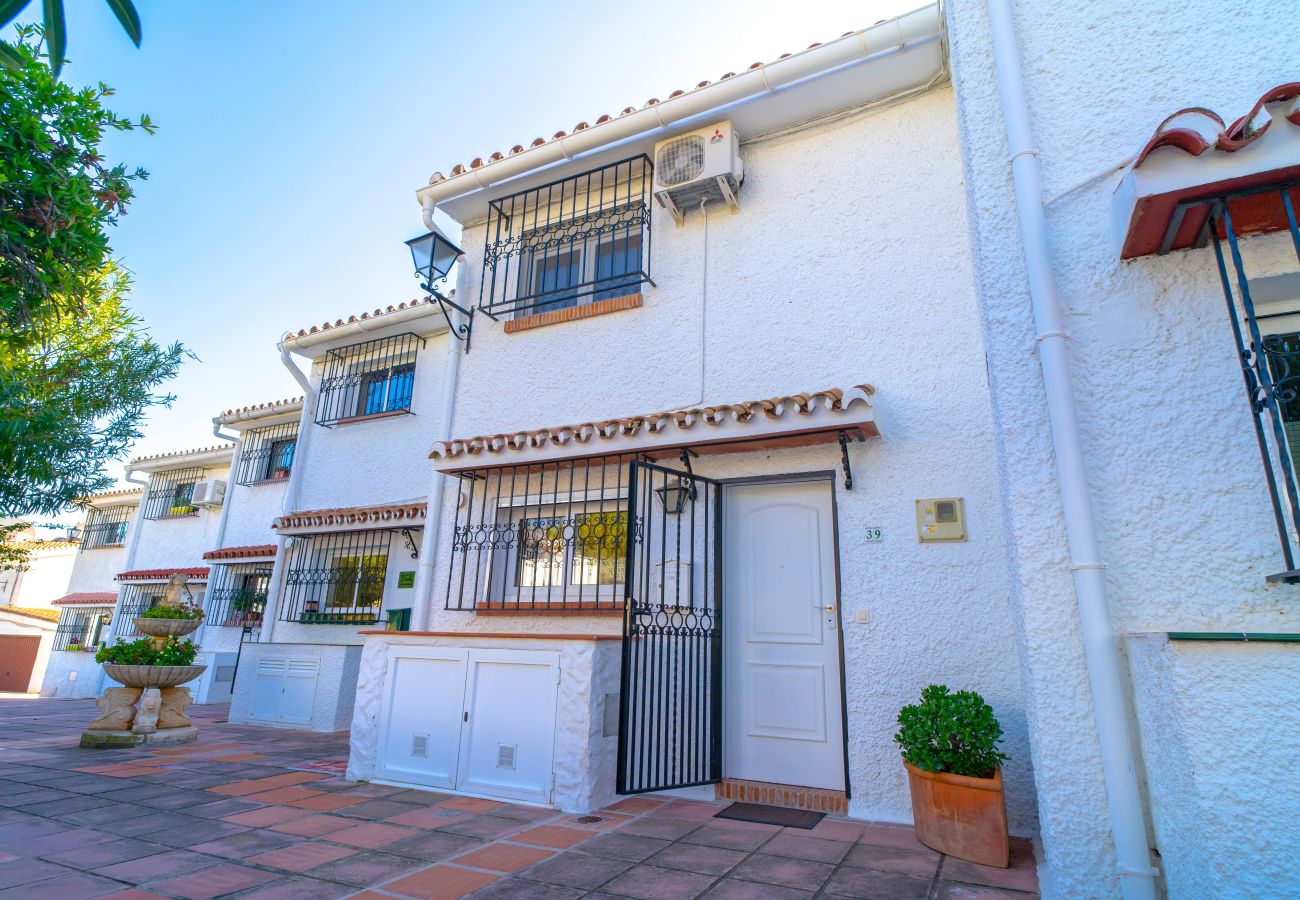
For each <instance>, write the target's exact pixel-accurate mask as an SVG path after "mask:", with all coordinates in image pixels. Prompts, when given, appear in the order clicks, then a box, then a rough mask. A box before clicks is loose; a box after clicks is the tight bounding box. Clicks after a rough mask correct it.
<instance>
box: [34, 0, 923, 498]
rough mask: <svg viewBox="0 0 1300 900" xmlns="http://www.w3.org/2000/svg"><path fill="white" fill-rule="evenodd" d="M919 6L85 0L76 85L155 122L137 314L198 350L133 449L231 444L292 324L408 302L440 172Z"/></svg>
mask: <svg viewBox="0 0 1300 900" xmlns="http://www.w3.org/2000/svg"><path fill="white" fill-rule="evenodd" d="M922 3H923V0H876V2H844V0H803V2H801V3H798V4H782V5H781V6H780V7H779V8H778V7H777V6H776V5H775V4H770V5H769V4H764V3H754V2H752V0H750V2H742V0H725V2H711V3H701V2H698V0H695V2H686V0H658V2H656V3H654V4H635V5H634V4H624V3H600V2H585V0H584V2H570V3H565V4H555V3H549V4H543V3H535V2H528V3H525V2H514V0H508V2H498V3H491V4H481V3H473V2H467V3H451V2H431V0H378V2H372V3H368V4H358V3H350V2H346V3H345V2H341V0H334V2H319V0H318V2H308V0H274V2H268V0H260V2H257V0H243V2H240V0H225V2H218V0H206V2H199V0H183V2H176V0H136V6H137V8H138V9H139V11H140V15H141V19H142V20H143V25H144V43H143V46H142V48H141V49H138V50H137V49H136V48H134V47H133V46H132V45H131V44H130V42H129V41H128V39H127V38H126V36H125V35H124V34H123V33H122V32H121V30H120V27H119V26H118V24H117V22H116V20H115V19H114V18H113V17H112V14H111V12H110V11H109V8H108V5H107V4H106V3H104V2H103V0H71V2H69V3H67V4H66V6H67V13H68V26H69V27H68V30H69V36H70V37H69V45H68V57H69V60H70V62H69V64H68V65H67V66H66V67H65V68H64V70H63V71H64V74H63V77H64V79H66V80H67V81H68V82H69V83H71V84H74V85H80V84H91V83H94V82H96V81H99V80H103V81H106V82H108V83H109V84H110V85H112V86H113V87H115V88H116V89H117V91H118V94H117V96H116V97H113V98H111V103H110V105H111V107H112V108H113V109H114V111H116V112H117V113H119V114H121V115H137V114H139V113H145V112H147V113H149V114H150V115H151V116H152V117H153V119H154V120H155V122H156V123H157V124H158V125H159V128H160V130H159V133H158V134H157V135H155V136H152V137H150V136H147V135H145V134H143V133H133V134H126V135H112V136H110V137H109V139H108V141H107V143H106V147H107V151H108V154H109V156H110V158H112V159H114V160H120V161H125V162H128V163H130V164H132V165H141V166H144V167H145V168H146V169H148V170H149V172H150V179H149V181H147V182H145V183H144V184H142V185H141V186H140V189H139V196H138V197H137V199H136V200H135V202H134V203H133V205H132V206H131V210H130V213H129V215H127V216H126V217H125V218H124V219H123V220H122V223H121V225H120V226H119V227H118V228H117V229H116V230H115V233H114V234H113V236H112V241H113V246H114V249H115V251H116V252H117V254H118V256H119V257H120V258H121V259H122V261H123V263H124V264H125V265H126V266H127V267H128V268H129V269H130V270H131V271H132V272H133V273H134V276H135V291H134V295H133V298H132V306H133V308H134V309H135V310H136V312H137V313H139V314H140V315H141V316H143V317H144V319H145V320H146V323H147V325H148V327H149V328H150V329H151V331H152V333H153V334H154V335H155V337H157V338H158V339H159V340H160V341H171V340H180V341H182V342H183V343H184V344H186V345H187V346H188V347H189V348H190V349H192V350H193V351H194V352H195V353H196V354H197V355H198V357H199V360H198V361H191V362H189V363H187V364H186V366H185V368H184V370H183V371H182V373H181V375H180V376H179V377H178V378H177V379H175V380H174V381H173V382H171V383H170V385H169V390H170V391H171V392H172V393H174V394H175V395H176V398H177V399H176V402H175V404H174V405H173V406H172V407H171V408H170V409H165V410H156V411H154V412H153V413H152V414H151V415H150V417H149V421H148V423H147V426H146V429H145V436H144V438H143V439H142V440H141V441H140V442H139V443H138V444H137V445H136V447H135V448H134V450H133V452H132V454H131V455H133V456H135V455H141V454H146V453H158V452H166V451H171V450H182V449H189V448H193V447H200V446H206V445H209V444H212V443H216V441H215V440H214V439H213V437H212V434H211V427H212V423H211V419H212V416H213V415H215V414H217V413H219V412H220V411H222V410H224V409H227V408H230V407H233V406H244V405H247V404H251V403H258V402H262V401H267V400H274V399H278V398H281V397H287V396H291V395H293V394H294V393H295V392H296V385H295V383H294V382H293V381H292V380H291V379H290V377H289V375H288V373H287V372H285V371H284V369H283V367H282V366H281V364H280V362H279V358H278V356H277V354H276V353H275V350H274V345H275V342H276V340H277V339H278V338H279V337H280V335H281V334H283V333H284V332H285V331H286V330H288V329H290V328H293V329H296V328H299V327H303V326H306V325H311V324H314V323H318V322H322V321H325V320H326V319H334V318H338V317H339V316H347V315H349V314H352V313H357V312H361V311H362V310H365V309H373V308H375V307H380V306H386V305H388V304H390V303H397V302H400V301H402V300H406V299H410V298H412V297H414V296H415V295H416V285H415V280H414V278H413V276H412V274H411V268H410V257H409V254H408V252H407V250H406V248H405V247H404V246H403V244H402V242H403V241H404V240H406V239H407V238H410V237H413V236H415V235H416V234H418V233H420V232H421V231H423V227H422V225H421V221H420V215H419V208H418V206H417V205H416V203H415V198H414V191H415V189H416V188H417V187H419V186H420V185H423V184H424V183H425V182H426V181H427V179H428V177H429V175H430V174H431V173H432V172H434V171H435V170H441V171H443V172H447V171H449V170H450V168H451V166H452V165H454V164H455V163H457V162H466V163H468V162H469V160H470V159H472V158H473V157H475V156H479V155H482V156H487V155H488V154H489V153H491V152H492V151H494V150H502V151H505V150H507V149H509V147H510V146H511V145H513V144H515V143H525V144H527V143H528V141H530V140H531V139H532V138H533V137H536V136H538V135H544V136H546V137H549V136H550V135H552V134H553V133H554V132H555V131H557V130H559V129H565V130H569V129H571V128H572V126H573V125H574V123H576V122H578V121H581V120H587V121H593V120H594V119H595V118H596V117H597V116H599V115H600V114H601V113H606V112H608V113H611V114H612V113H616V112H618V111H619V110H620V109H622V108H623V107H625V106H641V105H642V104H643V103H644V102H645V101H646V99H647V98H649V97H652V96H654V97H666V96H667V95H668V94H669V93H670V92H671V91H672V90H673V89H675V88H690V87H692V86H694V85H695V84H696V83H697V82H699V81H700V80H702V79H705V78H708V79H710V80H713V79H716V78H717V77H718V76H719V75H721V74H722V73H723V72H726V71H739V70H741V69H742V68H744V67H745V66H747V65H749V64H750V63H751V62H755V61H760V60H761V61H768V60H771V59H774V58H776V57H777V56H779V55H780V54H781V53H784V52H793V51H796V50H799V49H802V48H804V47H806V46H807V45H808V44H810V43H812V42H814V41H825V40H829V39H831V38H834V37H836V36H838V35H840V34H842V33H843V32H845V31H848V30H850V29H856V28H862V27H864V26H866V25H869V24H871V23H872V22H875V21H877V20H879V19H882V18H887V17H889V16H892V15H895V14H897V13H898V12H901V11H904V10H907V9H910V8H914V7H916V6H920V5H922ZM38 9H39V4H38V3H33V4H32V6H31V7H30V8H29V10H28V13H27V15H26V16H25V17H26V18H30V17H32V16H34V15H36V12H35V11H36V10H38ZM111 471H112V474H115V475H117V474H120V472H121V466H120V465H117V466H114V467H113V469H112V470H111Z"/></svg>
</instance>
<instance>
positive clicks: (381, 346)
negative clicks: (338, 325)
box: [316, 332, 424, 426]
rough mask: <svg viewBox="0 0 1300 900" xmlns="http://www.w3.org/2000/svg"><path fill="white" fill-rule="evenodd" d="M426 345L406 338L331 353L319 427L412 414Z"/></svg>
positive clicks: (322, 390) (324, 377) (319, 403)
mask: <svg viewBox="0 0 1300 900" xmlns="http://www.w3.org/2000/svg"><path fill="white" fill-rule="evenodd" d="M423 346H424V339H423V338H421V337H419V336H418V335H415V334H411V333H410V332H406V333H403V334H397V335H393V336H392V337H387V338H379V339H377V340H373V341H365V342H364V343H360V344H353V345H351V346H349V347H340V348H339V349H337V350H331V351H330V352H329V353H328V354H327V355H326V357H325V361H324V369H323V372H322V376H321V382H320V396H319V398H318V400H317V405H316V424H317V425H326V426H328V425H337V424H339V423H340V422H347V421H353V420H358V419H365V418H370V417H375V416H386V415H398V414H402V413H409V412H410V411H411V401H412V399H413V395H414V388H415V358H416V354H417V353H418V352H419V349H420V348H421V347H423Z"/></svg>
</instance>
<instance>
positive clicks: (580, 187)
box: [479, 154, 654, 319]
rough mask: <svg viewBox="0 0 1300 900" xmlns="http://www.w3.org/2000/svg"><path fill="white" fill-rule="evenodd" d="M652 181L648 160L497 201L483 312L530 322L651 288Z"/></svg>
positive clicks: (493, 209)
mask: <svg viewBox="0 0 1300 900" xmlns="http://www.w3.org/2000/svg"><path fill="white" fill-rule="evenodd" d="M652 176H653V166H652V164H651V162H650V158H649V157H647V156H645V155H644V154H643V155H641V156H636V157H633V158H631V159H626V160H623V161H622V162H617V163H613V164H611V165H608V166H602V167H601V168H599V169H592V170H591V171H589V172H584V173H582V174H581V175H574V176H571V177H569V178H563V179H560V180H559V181H554V182H551V183H550V184H546V185H542V186H541V187H538V188H532V189H530V190H527V191H520V192H519V193H516V194H511V195H510V196H508V197H502V198H500V199H498V200H494V201H492V203H491V204H490V205H489V207H488V222H487V246H486V248H485V250H484V254H483V281H482V286H481V288H480V291H481V293H480V296H479V308H480V309H481V310H483V311H484V312H485V313H487V314H488V315H489V316H491V317H492V318H494V319H495V318H502V317H505V318H526V317H528V316H534V315H539V314H541V313H547V312H553V311H556V310H560V309H566V308H569V307H573V306H579V305H581V304H583V303H590V302H594V301H598V300H607V299H612V298H615V297H623V296H627V295H630V294H635V293H637V291H638V289H639V286H640V285H641V284H642V283H643V282H649V283H651V284H653V283H654V282H653V281H652V280H651V278H650V206H649V199H650V192H651V189H652V181H653V177H652Z"/></svg>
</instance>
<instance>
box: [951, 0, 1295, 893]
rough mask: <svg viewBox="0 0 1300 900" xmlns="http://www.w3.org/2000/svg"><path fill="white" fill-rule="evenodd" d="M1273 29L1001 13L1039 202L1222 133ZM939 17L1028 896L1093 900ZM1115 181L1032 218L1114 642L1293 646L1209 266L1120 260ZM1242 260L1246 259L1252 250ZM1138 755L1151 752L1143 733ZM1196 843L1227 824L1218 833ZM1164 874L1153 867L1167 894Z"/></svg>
mask: <svg viewBox="0 0 1300 900" xmlns="http://www.w3.org/2000/svg"><path fill="white" fill-rule="evenodd" d="M1293 12H1294V10H1293V9H1292V8H1291V6H1290V5H1289V4H1287V3H1284V2H1282V0H1261V2H1252V3H1246V2H1231V3H1221V2H1213V3H1212V2H1208V0H1193V2H1190V3H1183V4H1178V5H1168V6H1167V5H1162V6H1161V8H1160V10H1159V13H1158V15H1157V14H1156V11H1155V10H1154V9H1135V8H1134V7H1133V5H1132V4H1125V3H1120V2H1116V0H1105V2H1102V3H1098V4H1092V5H1091V6H1089V7H1088V8H1087V9H1086V10H1085V11H1083V12H1082V13H1081V12H1080V11H1079V10H1078V9H1076V8H1072V7H1067V6H1060V5H1052V4H1043V3H1026V2H1019V3H1017V4H1016V25H1017V28H1018V31H1019V39H1020V43H1021V46H1022V51H1023V54H1024V72H1023V74H1024V77H1025V83H1026V90H1027V93H1028V99H1029V104H1030V109H1031V115H1032V124H1033V128H1034V132H1035V139H1036V142H1037V147H1038V149H1039V151H1040V152H1039V157H1038V158H1039V160H1040V162H1041V164H1042V166H1043V171H1044V177H1045V190H1046V193H1047V194H1048V195H1049V196H1054V195H1055V194H1057V193H1059V192H1061V191H1062V190H1064V189H1066V188H1069V187H1070V186H1072V185H1074V184H1076V183H1078V182H1079V181H1082V180H1084V179H1085V178H1087V177H1088V176H1089V175H1092V174H1093V173H1096V172H1098V171H1101V170H1103V169H1105V168H1106V167H1107V166H1111V165H1114V164H1117V163H1120V162H1122V161H1123V160H1124V159H1125V158H1127V157H1129V156H1131V155H1132V154H1134V153H1136V152H1137V150H1139V149H1140V148H1141V147H1142V145H1143V144H1144V143H1145V142H1146V140H1147V139H1148V138H1149V137H1150V135H1151V133H1152V131H1153V130H1154V129H1155V127H1156V125H1157V124H1158V123H1159V122H1160V121H1161V120H1162V119H1163V118H1164V117H1165V116H1166V115H1168V114H1170V113H1171V112H1173V111H1174V110H1176V109H1178V108H1180V107H1184V106H1209V107H1211V108H1213V109H1216V110H1218V111H1219V112H1220V113H1222V114H1223V115H1224V116H1225V118H1227V119H1228V120H1229V121H1230V120H1232V119H1233V118H1235V117H1236V116H1238V115H1241V114H1244V113H1245V112H1246V111H1247V110H1248V109H1249V108H1250V106H1251V105H1252V104H1253V103H1254V101H1255V100H1256V99H1257V98H1258V97H1259V96H1260V95H1261V94H1262V93H1263V92H1264V91H1265V90H1266V89H1268V88H1270V87H1272V86H1274V85H1276V84H1279V83H1282V82H1285V81H1289V80H1292V79H1293V78H1294V77H1295V66H1294V63H1295V53H1294V47H1295V43H1296V38H1297V27H1298V23H1297V19H1296V17H1295V16H1294V15H1293ZM947 14H948V17H949V35H950V39H951V47H952V58H953V77H954V84H955V87H956V90H957V94H958V109H959V119H960V123H961V144H962V152H963V161H964V164H965V171H966V182H967V185H968V189H969V203H970V217H971V222H972V226H973V227H972V242H973V247H974V252H975V266H976V271H977V272H978V284H979V289H980V295H981V304H980V305H981V311H982V319H983V321H982V326H983V330H984V334H985V339H986V343H987V347H988V364H989V375H990V380H991V384H992V388H993V394H994V398H995V403H994V411H995V414H996V417H997V422H998V427H999V431H1000V435H1001V444H1000V452H999V465H1000V467H1001V468H1002V470H1003V472H1004V474H1005V478H1006V481H1005V491H1004V495H1003V506H1004V508H1005V509H1006V510H1007V521H1008V535H1009V537H1010V539H1011V541H1012V547H1013V552H1012V564H1013V572H1014V578H1013V584H1014V585H1015V587H1016V591H1015V600H1016V608H1017V618H1018V619H1019V621H1020V623H1021V628H1022V632H1023V633H1022V638H1021V642H1020V661H1021V665H1022V667H1023V669H1024V672H1025V683H1026V686H1027V691H1026V699H1027V707H1026V716H1027V719H1028V723H1029V729H1030V735H1031V738H1032V742H1033V748H1034V769H1035V771H1036V772H1037V774H1038V779H1037V780H1038V792H1039V815H1040V820H1041V828H1042V836H1043V842H1044V845H1045V850H1046V866H1045V869H1044V870H1043V873H1042V874H1043V889H1044V891H1045V892H1046V893H1047V894H1048V895H1049V896H1060V897H1102V896H1112V895H1113V894H1114V893H1115V892H1116V891H1117V889H1118V888H1117V881H1116V875H1115V873H1114V853H1113V847H1112V844H1111V838H1110V832H1109V825H1108V822H1107V815H1106V804H1105V793H1104V787H1103V784H1102V777H1101V770H1100V761H1099V756H1098V750H1097V743H1096V737H1095V734H1096V731H1095V727H1094V723H1093V718H1092V712H1091V703H1090V694H1089V690H1088V684H1087V679H1086V673H1085V669H1084V664H1083V657H1082V650H1081V646H1080V638H1079V628H1078V617H1077V613H1076V610H1075V606H1074V592H1073V586H1072V582H1071V577H1070V573H1069V570H1068V568H1067V562H1068V561H1067V555H1066V548H1065V542H1064V533H1063V522H1062V518H1061V512H1060V503H1059V499H1058V492H1057V486H1056V483H1055V480H1054V479H1055V472H1054V465H1053V459H1052V453H1051V444H1050V437H1049V433H1048V429H1047V423H1046V419H1045V407H1044V400H1043V391H1042V383H1041V377H1040V372H1039V367H1038V363H1037V361H1036V358H1035V356H1034V344H1033V326H1032V322H1031V318H1030V313H1029V301H1028V296H1027V293H1026V282H1025V275H1024V269H1023V264H1022V255H1021V249H1020V245H1019V237H1018V230H1017V223H1016V209H1015V204H1014V198H1013V194H1012V186H1011V180H1010V177H1009V169H1008V166H1007V161H1006V157H1007V147H1006V140H1005V132H1004V129H1003V122H1002V111H1001V106H1000V102H999V99H998V95H997V88H996V83H995V75H994V71H993V67H992V55H991V54H992V51H991V47H990V42H989V41H990V39H989V32H988V25H987V21H986V18H985V12H984V3H983V2H981V0H950V2H949V3H948V4H947ZM1227 46H1248V47H1249V48H1250V51H1249V59H1248V61H1243V62H1244V64H1242V65H1218V64H1215V63H1214V60H1216V59H1219V58H1220V54H1221V52H1222V48H1224V47H1227ZM1116 180H1117V176H1111V177H1108V178H1106V179H1103V180H1101V181H1099V182H1097V183H1095V184H1092V185H1090V186H1087V187H1085V188H1083V189H1081V190H1079V191H1077V192H1075V193H1073V194H1071V195H1069V196H1068V197H1065V198H1063V199H1061V200H1060V201H1059V202H1057V203H1054V204H1052V205H1051V206H1050V207H1049V208H1048V224H1049V230H1050V234H1049V241H1050V244H1051V247H1052V252H1053V262H1054V264H1055V266H1056V271H1057V275H1058V279H1059V281H1060V286H1061V291H1062V295H1063V302H1064V306H1065V314H1066V327H1067V330H1068V331H1069V333H1070V336H1071V339H1070V347H1071V351H1072V355H1073V358H1072V369H1073V374H1074V377H1075V389H1076V395H1077V397H1078V402H1079V409H1080V416H1081V421H1082V428H1083V440H1084V444H1085V453H1086V457H1087V465H1088V470H1089V475H1090V483H1091V487H1092V490H1093V492H1094V493H1093V496H1094V510H1095V512H1096V514H1097V520H1098V527H1099V530H1100V537H1101V550H1102V556H1103V559H1104V560H1105V562H1106V563H1107V565H1108V569H1107V581H1108V591H1109V599H1110V604H1111V609H1112V614H1113V616H1114V619H1115V622H1116V625H1117V628H1118V629H1119V630H1121V631H1127V630H1134V631H1144V630H1153V631H1155V630H1214V631H1252V630H1259V631H1295V630H1297V626H1298V625H1300V622H1298V621H1297V614H1296V609H1297V607H1296V604H1295V599H1296V591H1297V590H1298V589H1297V588H1295V587H1288V586H1277V587H1266V586H1265V584H1264V581H1263V579H1264V576H1265V575H1266V574H1268V573H1270V572H1272V571H1276V570H1277V569H1278V568H1280V566H1279V565H1278V562H1279V560H1278V553H1277V551H1276V534H1275V532H1274V530H1273V525H1272V522H1271V519H1270V514H1269V510H1268V501H1267V495H1266V493H1265V488H1264V481H1263V473H1262V470H1261V468H1260V464H1259V460H1258V453H1257V451H1256V449H1255V447H1254V437H1253V433H1252V430H1251V426H1250V421H1249V417H1248V413H1247V409H1246V404H1245V402H1244V400H1243V397H1242V387H1241V375H1240V372H1239V370H1238V369H1237V367H1236V364H1235V362H1234V359H1233V352H1234V351H1233V346H1232V338H1231V335H1230V332H1229V329H1228V325H1227V323H1226V322H1225V321H1224V311H1223V298H1222V294H1221V292H1220V288H1219V285H1218V279H1217V276H1216V274H1215V271H1214V263H1213V259H1212V256H1210V255H1209V254H1208V252H1186V253H1176V254H1171V255H1170V256H1167V257H1163V258H1147V259H1141V260H1136V261H1133V262H1131V263H1127V264H1121V263H1120V262H1119V261H1118V259H1117V258H1116V256H1115V254H1114V252H1113V249H1112V247H1113V244H1112V241H1111V236H1110V234H1109V232H1108V229H1107V225H1108V221H1109V214H1110V209H1109V201H1110V195H1111V191H1112V189H1113V186H1114V184H1115V182H1116ZM1248 243H1253V244H1254V245H1255V246H1254V247H1252V248H1250V249H1249V250H1248V253H1249V254H1251V255H1258V254H1260V253H1261V247H1260V244H1261V243H1263V244H1267V243H1269V239H1261V240H1260V241H1252V242H1248ZM1263 252H1265V253H1267V252H1268V251H1263ZM1291 267H1292V268H1294V259H1292V260H1291ZM1259 274H1266V273H1265V272H1260V273H1259ZM1207 425H1208V427H1207ZM1142 739H1143V745H1144V746H1149V745H1150V744H1151V742H1152V741H1160V740H1161V738H1160V736H1159V729H1158V726H1156V725H1154V724H1153V725H1151V727H1150V728H1144V729H1143V735H1142ZM1153 785H1154V782H1153ZM1171 802H1172V801H1171ZM1160 821H1161V817H1159V816H1157V817H1156V828H1157V833H1156V835H1155V838H1156V843H1157V845H1160V846H1161V849H1162V850H1163V844H1164V841H1165V838H1164V837H1162V836H1161V834H1160ZM1206 827H1207V828H1210V829H1214V828H1219V829H1223V830H1224V833H1227V831H1229V830H1233V831H1235V829H1236V826H1235V825H1233V824H1232V823H1231V822H1230V821H1224V820H1217V821H1216V822H1215V823H1213V824H1212V825H1211V824H1207V825H1206ZM1170 839H1171V840H1177V839H1175V838H1172V837H1171V838H1170ZM1258 852H1259V853H1260V856H1258V857H1257V858H1256V863H1257V864H1258V865H1260V866H1261V868H1266V867H1267V865H1268V863H1267V862H1266V860H1265V859H1263V855H1264V853H1265V851H1263V850H1262V849H1261V850H1259V851H1258ZM1271 852H1289V850H1288V849H1287V848H1274V849H1273V850H1272V851H1271ZM1171 865H1172V864H1171ZM1177 879H1178V875H1176V874H1174V873H1172V872H1171V874H1170V884H1171V885H1172V884H1175V883H1177Z"/></svg>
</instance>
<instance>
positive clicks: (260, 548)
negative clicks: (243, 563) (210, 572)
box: [203, 544, 275, 559]
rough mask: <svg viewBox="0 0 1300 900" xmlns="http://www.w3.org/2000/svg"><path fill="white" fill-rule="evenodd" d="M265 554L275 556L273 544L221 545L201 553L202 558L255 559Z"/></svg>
mask: <svg viewBox="0 0 1300 900" xmlns="http://www.w3.org/2000/svg"><path fill="white" fill-rule="evenodd" d="M265 556H275V544H256V545H252V546H248V547H223V548H221V549H220V550H209V551H208V552H207V553H205V554H203V558H204V559H257V558H261V557H265Z"/></svg>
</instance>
